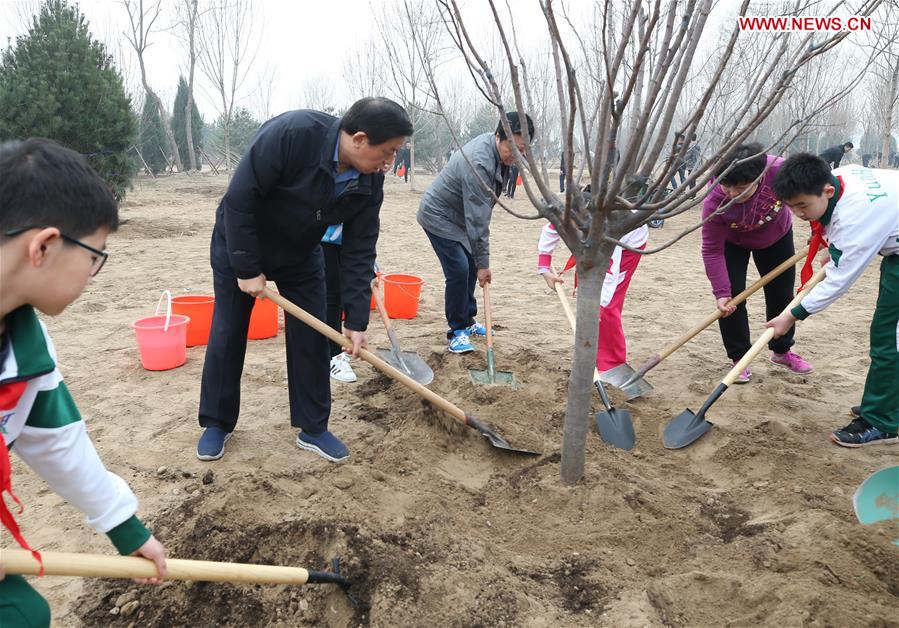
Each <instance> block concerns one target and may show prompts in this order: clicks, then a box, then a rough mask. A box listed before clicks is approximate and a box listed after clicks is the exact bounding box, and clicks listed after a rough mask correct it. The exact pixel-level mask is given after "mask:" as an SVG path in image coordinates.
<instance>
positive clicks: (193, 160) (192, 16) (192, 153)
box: [184, 0, 200, 170]
mask: <svg viewBox="0 0 899 628" xmlns="http://www.w3.org/2000/svg"><path fill="white" fill-rule="evenodd" d="M197 3H198V0H188V19H189V21H188V23H187V29H188V30H187V37H188V63H189V65H188V76H187V104H186V105H185V109H184V123H185V125H186V126H187V154H188V158H189V159H190V169H191V170H199V169H200V168H199V167H198V166H197V153H196V150H194V129H193V110H194V73H195V70H196V67H197V46H196V43H197V39H196V35H197V15H198V13H199V8H198V5H197Z"/></svg>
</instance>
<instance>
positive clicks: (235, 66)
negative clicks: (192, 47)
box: [198, 0, 261, 172]
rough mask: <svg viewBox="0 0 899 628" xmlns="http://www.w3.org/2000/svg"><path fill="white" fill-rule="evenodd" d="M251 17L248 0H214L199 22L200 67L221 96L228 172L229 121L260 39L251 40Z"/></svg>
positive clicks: (252, 38)
mask: <svg viewBox="0 0 899 628" xmlns="http://www.w3.org/2000/svg"><path fill="white" fill-rule="evenodd" d="M254 16H256V17H259V16H261V13H259V11H258V10H256V9H255V7H253V6H252V5H251V3H250V2H249V1H248V0H214V1H213V2H210V3H209V8H208V9H206V10H205V11H204V13H203V19H202V20H200V21H199V29H198V33H199V38H200V45H201V49H200V55H199V60H200V68H201V69H202V70H203V72H204V74H206V76H207V78H208V79H209V81H210V82H211V83H212V84H213V85H214V86H215V89H216V92H217V94H218V96H219V98H220V99H221V103H222V110H221V120H222V132H223V133H222V134H223V135H224V138H223V139H224V144H225V167H226V169H227V171H228V172H230V171H231V163H232V159H231V123H232V116H233V115H234V103H235V100H236V97H237V91H238V90H239V89H241V86H242V85H243V83H244V81H245V80H246V78H247V73H248V72H249V70H250V67H251V66H252V65H253V61H254V59H255V55H256V52H258V45H259V42H260V41H261V39H254V34H255V32H254V26H253V19H254Z"/></svg>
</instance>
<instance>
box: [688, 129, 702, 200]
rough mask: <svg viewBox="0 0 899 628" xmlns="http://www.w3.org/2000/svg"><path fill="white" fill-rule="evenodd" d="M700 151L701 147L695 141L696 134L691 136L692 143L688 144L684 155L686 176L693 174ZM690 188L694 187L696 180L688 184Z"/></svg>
mask: <svg viewBox="0 0 899 628" xmlns="http://www.w3.org/2000/svg"><path fill="white" fill-rule="evenodd" d="M701 153H702V149H701V148H700V146H699V143H698V142H696V136H695V135H694V136H693V143H692V144H690V148H688V149H687V154H686V155H684V166H685V167H686V169H687V177H689V176H690V175H691V174H693V170H695V169H696V165H697V164H698V163H699V157H700V155H701ZM690 187H691V188H694V187H696V182H695V181H694V182H693V183H691V184H690Z"/></svg>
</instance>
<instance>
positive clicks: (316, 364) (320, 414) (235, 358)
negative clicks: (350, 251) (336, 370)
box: [199, 230, 331, 434]
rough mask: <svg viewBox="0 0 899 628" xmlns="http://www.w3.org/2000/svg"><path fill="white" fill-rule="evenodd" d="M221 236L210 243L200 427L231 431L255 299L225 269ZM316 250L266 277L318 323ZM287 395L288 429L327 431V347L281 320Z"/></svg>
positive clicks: (321, 289)
mask: <svg viewBox="0 0 899 628" xmlns="http://www.w3.org/2000/svg"><path fill="white" fill-rule="evenodd" d="M225 246H226V245H225V242H224V236H222V235H220V234H219V233H218V230H216V233H215V235H213V241H212V254H211V257H212V278H213V284H214V287H215V308H214V310H213V314H212V329H211V331H210V334H209V345H208V346H207V347H206V361H205V362H204V363H203V379H202V382H201V384H200V412H199V419H200V425H201V426H203V427H210V426H217V427H220V428H221V429H223V430H225V431H226V432H232V431H234V427H235V426H236V425H237V417H238V414H239V413H240V377H241V374H242V373H243V363H244V356H245V355H246V351H247V328H248V327H249V324H250V311H251V310H252V308H253V303H254V301H255V299H254V298H253V297H251V296H250V295H248V294H246V293H244V292H241V291H240V289H239V288H238V287H237V276H236V275H235V274H234V271H233V270H232V269H231V266H230V264H229V263H228V257H227V252H226V250H225ZM323 267H324V264H323V261H322V252H321V247H316V248H315V249H314V250H313V251H311V252H310V253H308V254H306V255H305V256H300V255H298V260H297V263H296V264H295V265H291V266H290V267H285V268H279V269H278V270H276V271H272V272H270V273H266V277H267V278H268V279H270V280H272V281H274V282H275V284H276V285H277V286H278V291H279V292H280V293H281V295H282V296H283V297H284V298H285V299H287V300H288V301H292V302H293V303H296V304H297V305H298V306H300V307H301V308H303V309H304V310H306V311H307V312H309V313H310V314H312V315H313V316H315V317H316V318H318V319H319V320H324V318H325V277H324V268H323ZM284 318H285V325H284V326H285V332H286V336H287V343H286V344H287V390H288V394H289V397H290V424H291V425H292V426H293V427H298V428H301V429H302V430H303V431H304V432H309V433H310V434H320V433H321V432H324V431H326V430H327V429H328V417H329V415H330V414H331V384H330V379H329V369H330V366H329V364H328V342H327V339H326V338H325V337H324V336H322V335H321V334H320V333H318V332H316V331H315V330H313V329H312V328H311V327H308V326H306V325H305V324H304V323H302V322H300V321H299V320H298V319H296V318H294V317H292V316H290V315H289V314H288V315H286V316H285V317H284Z"/></svg>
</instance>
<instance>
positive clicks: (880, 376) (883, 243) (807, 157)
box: [766, 153, 899, 447]
mask: <svg viewBox="0 0 899 628" xmlns="http://www.w3.org/2000/svg"><path fill="white" fill-rule="evenodd" d="M774 192H775V194H776V195H777V196H778V198H780V199H781V200H782V201H783V202H784V203H786V204H787V205H788V206H789V207H790V210H791V211H792V212H793V214H794V215H795V216H796V217H797V218H799V219H801V220H807V221H811V222H812V230H813V233H815V234H816V236H815V237H814V238H813V243H812V244H813V246H814V245H815V244H816V243H817V240H819V239H820V238H822V237H823V236H826V238H827V240H828V241H829V245H828V253H829V255H830V259H829V261H828V262H827V266H826V274H827V276H826V277H825V278H824V280H823V281H821V283H819V284H818V285H816V286H815V287H814V288H813V289H812V290H811V291H810V292H809V293H808V294H807V295H806V296H805V298H803V299H802V302H801V303H800V304H799V305H797V306H796V307H795V308H793V309H792V310H791V311H789V312H785V313H783V314H781V315H780V316H777V317H775V318H773V319H771V320H770V321H768V323H767V324H766V325H767V326H768V327H772V328H774V333H775V335H776V336H777V335H781V334H783V333H785V332H786V330H787V329H789V328H790V326H792V325H793V323H795V322H796V321H797V320H803V319H805V318H807V317H808V316H810V315H812V314H817V313H818V312H821V311H822V310H824V309H825V308H826V307H827V306H829V305H830V304H831V303H833V302H834V301H836V300H837V299H839V298H840V297H841V296H843V295H844V294H845V293H846V292H847V291H848V290H849V288H850V287H851V286H852V284H853V283H855V281H856V280H857V279H858V278H859V277H860V276H861V275H862V273H863V272H864V270H865V268H867V267H868V264H870V263H871V261H872V260H873V259H874V258H875V257H876V256H877V255H878V254H879V255H881V256H882V257H883V260H882V261H881V263H880V287H879V293H878V297H877V305H876V306H875V309H874V317H873V319H872V320H871V334H870V342H871V346H870V355H871V366H870V368H869V369H868V375H867V378H866V380H865V389H864V393H863V394H862V401H861V405H860V406H859V407H858V408H857V409H856V408H853V410H855V411H856V412H858V416H857V417H856V418H854V419H853V420H852V422H851V423H849V425H847V426H846V427H844V428H842V429H839V430H836V431H835V432H833V433H831V435H830V438H831V440H832V441H833V442H834V443H836V444H837V445H842V446H844V447H862V446H864V445H873V444H896V443H899V434H897V433H899V172H896V171H893V170H872V169H870V168H864V167H861V166H855V165H853V166H845V167H843V168H837V169H835V170H833V171H832V172H831V170H830V167H829V166H828V164H827V163H826V162H825V161H824V160H823V159H821V158H820V157H816V156H815V155H811V154H808V153H800V154H798V155H794V156H793V157H790V158H789V159H788V160H787V161H785V162H784V164H783V165H782V166H781V168H780V171H779V172H778V173H777V176H776V177H775V179H774ZM804 276H805V274H804Z"/></svg>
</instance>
